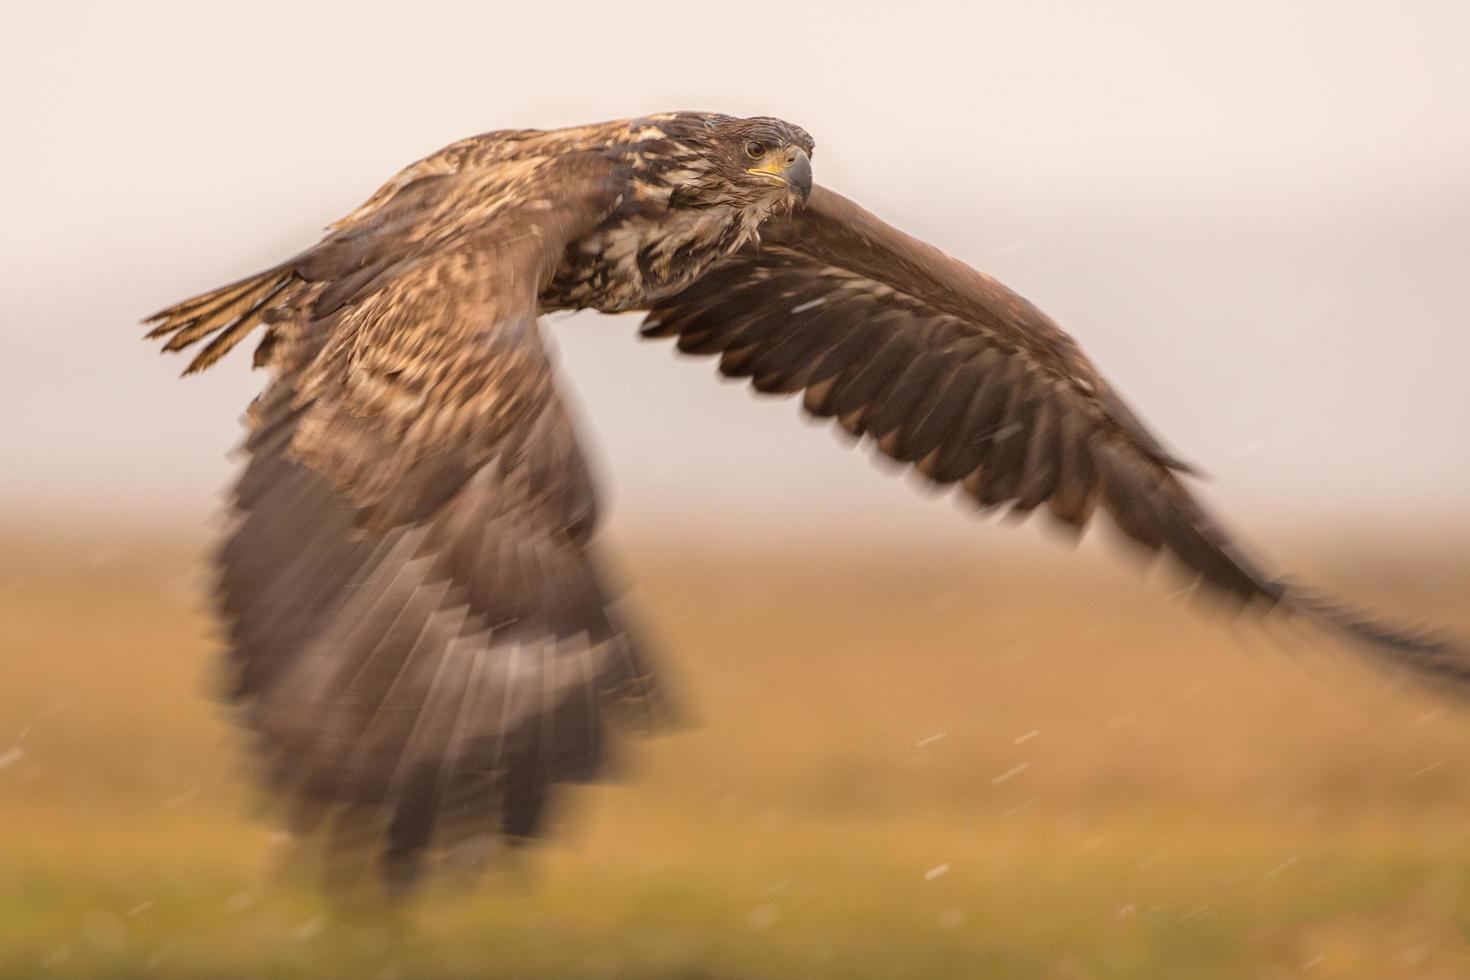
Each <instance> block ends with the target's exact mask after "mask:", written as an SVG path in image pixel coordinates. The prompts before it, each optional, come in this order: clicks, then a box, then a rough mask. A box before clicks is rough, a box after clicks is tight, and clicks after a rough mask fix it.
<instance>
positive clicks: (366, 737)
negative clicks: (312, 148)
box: [162, 153, 665, 885]
mask: <svg viewBox="0 0 1470 980" xmlns="http://www.w3.org/2000/svg"><path fill="white" fill-rule="evenodd" d="M429 179H430V180H434V181H459V180H472V181H477V182H480V185H481V186H479V187H478V191H479V193H477V194H476V195H475V197H474V200H475V201H476V202H477V203H478V205H479V206H480V207H481V208H482V214H481V220H479V221H478V222H477V223H475V224H474V225H473V226H465V225H464V224H463V223H461V224H460V225H458V226H455V227H453V228H452V233H446V231H445V228H444V226H443V224H442V223H436V222H442V221H447V220H452V219H454V218H455V217H456V216H457V215H459V214H460V213H461V210H462V209H461V208H459V207H456V206H454V204H455V202H453V201H446V200H445V199H444V197H443V195H444V194H445V193H446V192H449V191H452V190H454V188H453V187H452V186H450V185H444V184H442V183H441V184H439V185H438V186H434V185H423V184H422V183H409V184H407V185H406V186H405V187H404V188H403V189H402V190H400V191H398V193H399V194H406V195H408V198H407V199H406V200H404V201H398V202H395V200H394V199H389V200H387V201H386V202H384V203H383V204H382V206H381V207H379V208H377V209H376V210H375V212H374V213H373V214H371V215H368V216H367V217H366V218H364V219H362V220H359V221H357V222H355V223H352V224H350V225H349V226H347V227H346V228H345V229H339V230H338V231H337V232H336V233H335V234H334V235H333V236H332V237H329V238H328V240H327V241H326V242H325V243H324V244H323V245H322V246H319V247H318V248H317V249H315V250H313V251H312V252H308V253H306V254H305V255H304V256H302V257H300V258H298V259H297V260H293V262H292V263H290V264H288V266H287V267H283V268H284V269H285V270H286V271H285V273H284V274H288V275H289V276H291V277H293V279H292V281H293V285H292V286H291V288H292V290H293V292H292V294H291V297H290V300H289V302H287V303H286V304H284V305H280V304H278V305H276V306H275V307H273V308H272V309H271V310H269V311H266V313H265V314H264V315H266V316H267V317H268V318H269V319H272V320H273V321H275V322H274V323H273V324H272V334H271V336H272V338H273V340H272V346H271V348H270V352H269V361H270V363H271V365H272V368H273V370H274V372H275V374H276V378H275V380H274V381H273V382H272V383H271V385H270V387H269V388H268V389H267V391H266V392H265V393H264V394H263V395H262V396H261V398H260V399H259V400H258V401H257V403H256V404H255V405H254V406H253V408H252V412H251V426H252V431H251V433H250V436H249V438H248V440H247V443H246V450H247V452H248V453H249V457H250V459H249V463H248V465H247V467H246V470H245V473H244V476H243V478H242V479H241V481H240V484H239V486H238V488H237V490H236V495H235V510H236V515H237V516H236V521H235V526H234V528H233V532H232V534H231V536H230V538H229V540H228V542H227V544H226V545H225V547H224V549H223V551H222V554H221V560H220V566H221V575H220V587H219V601H220V604H221V606H222V608H223V612H224V614H225V616H226V618H227V620H228V624H229V643H230V652H229V662H230V665H231V673H232V676H233V691H232V693H233V695H234V698H235V700H236V701H237V702H238V704H239V705H240V711H241V717H242V718H243V719H244V721H245V722H246V724H247V725H248V727H249V728H250V730H251V732H252V733H253V736H254V739H255V742H256V744H257V746H258V749H259V758H260V759H261V760H262V762H263V764H264V765H263V768H264V770H265V778H266V779H267V781H268V783H269V785H270V786H271V787H272V788H273V789H274V790H276V791H277V792H278V793H279V794H280V795H281V796H282V797H284V798H285V800H286V801H288V803H289V804H290V805H291V806H292V809H293V810H294V813H295V815H296V817H297V819H298V821H299V822H300V823H302V824H304V825H316V824H320V823H323V822H326V823H328V824H331V825H333V826H335V827H337V828H338V829H339V830H340V833H339V834H338V837H339V838H342V839H347V838H349V837H351V838H354V839H355V842H356V843H359V844H361V843H372V842H377V843H378V844H379V845H380V846H381V847H382V849H383V850H384V852H385V855H386V859H387V870H388V871H389V873H390V879H391V880H392V881H394V882H395V883H397V884H400V885H402V884H407V883H408V882H410V881H412V880H413V879H414V878H415V876H416V874H417V871H418V869H419V866H420V861H421V858H422V856H423V855H424V854H425V853H426V852H427V851H431V850H434V849H437V848H439V847H441V846H443V845H446V844H448V843H450V842H451V841H452V840H453V839H456V838H461V837H472V838H478V839H479V840H481V841H489V840H491V839H494V838H495V837H497V836H509V837H511V838H520V837H526V836H529V835H531V834H533V833H534V832H536V831H537V829H538V828H539V827H540V825H541V824H542V823H543V818H544V811H545V806H546V802H547V798H548V793H549V791H550V789H551V787H552V785H553V784H555V783H557V782H562V781H574V780H585V779H589V778H591V777H593V776H595V775H596V774H597V773H598V772H599V771H600V770H601V769H602V767H603V763H604V716H605V715H606V713H607V712H608V711H609V710H613V711H617V712H619V713H621V714H622V715H623V716H625V717H627V718H629V719H631V720H632V721H633V722H634V723H635V724H636V725H637V726H639V727H649V726H652V725H654V724H657V723H658V722H659V721H660V720H661V719H662V718H663V717H664V714H665V711H664V708H665V705H664V702H663V700H662V699H661V697H660V695H659V692H658V690H657V689H656V687H655V684H654V681H653V678H652V675H651V668H650V666H649V664H648V661H647V657H646V655H645V653H644V652H643V651H642V649H641V648H640V645H639V643H638V641H637V640H636V638H635V637H634V636H633V634H632V632H631V631H630V629H629V628H628V626H627V624H626V623H625V622H624V621H623V620H622V618H620V617H619V615H618V614H617V612H615V610H614V609H613V608H612V607H613V599H614V596H613V593H612V591H611V590H610V588H609V586H608V584H607V582H606V581H605V580H604V576H603V574H602V572H601V570H600V568H599V563H598V561H597V559H596V556H595V554H594V552H593V548H592V544H591V537H592V532H593V528H594V525H595V523H596V516H597V515H596V502H595V497H594V491H593V486H592V481H591V478H590V475H589V473H588V471H587V467H586V464H585V462H584V460H583V458H582V454H581V452H580V451H579V449H578V446H577V442H576V437H575V433H574V431H573V428H572V425H571V421H570V419H569V417H568V413H567V410H566V407H565V406H564V405H563V403H562V401H561V399H560V397H559V396H558V394H557V391H556V381H555V377H554V372H553V369H552V365H551V362H550V359H549V357H548V355H547V352H546V350H545V349H544V347H543V345H542V338H541V336H540V332H539V325H538V323H537V321H536V315H537V310H538V295H539V293H540V291H541V290H542V288H544V286H545V283H546V282H547V280H548V279H549V277H550V276H551V275H552V274H553V272H554V270H555V267H556V265H557V263H558V262H559V260H560V257H561V255H562V252H563V251H564V250H565V248H566V246H567V244H568V243H569V242H570V241H572V240H573V239H575V238H576V237H578V236H579V235H581V234H583V233H584V232H585V231H586V230H588V229H590V228H592V227H594V226H595V225H596V224H598V223H599V222H600V221H602V220H603V218H604V217H605V216H606V215H607V214H608V213H609V211H610V210H611V209H612V208H613V207H614V206H615V205H616V202H617V195H618V194H619V193H620V190H621V187H622V186H624V185H623V183H622V175H621V174H620V173H619V172H618V171H617V170H616V166H615V163H614V162H613V161H612V160H611V159H610V158H608V157H606V156H604V155H601V154H596V153H592V154H584V155H580V156H564V157H559V158H550V159H542V160H535V161H531V162H529V163H524V164H518V165H517V166H516V167H506V168H502V169H501V170H500V171H499V172H498V173H497V174H496V175H495V176H494V177H493V179H492V178H487V177H486V176H485V175H483V174H478V173H476V174H470V175H454V176H448V177H431V178H429ZM487 188H488V190H487ZM460 190H461V191H463V190H464V189H463V188H460ZM486 193H489V194H490V195H491V196H490V198H489V199H488V200H487V199H486V197H485V194H486ZM450 211H452V212H453V214H450V213H449V212H450ZM251 288H253V289H260V288H261V287H258V286H257V287H251ZM245 295H253V293H252V292H251V291H250V289H247V291H246V292H245V293H242V294H241V296H245ZM228 302H234V303H237V306H236V308H235V309H234V313H235V315H236V316H239V315H241V312H240V311H241V309H243V307H240V306H238V298H237V299H236V300H230V301H228ZM195 309H198V307H195ZM189 312H190V307H189V306H188V305H187V304H186V305H184V306H182V307H180V308H178V309H177V310H176V311H173V312H170V311H165V313H164V314H163V315H162V316H163V318H164V322H165V323H168V322H170V321H171V320H180V318H187V317H188V315H189ZM227 312H228V311H227ZM200 322H204V321H200ZM183 329H189V327H188V326H187V325H186V326H185V327H184V328H183ZM235 329H237V328H235V327H227V328H226V330H225V332H226V333H228V332H230V331H233V330H235ZM364 823H366V824H367V825H368V827H369V828H370V830H369V832H367V833H366V834H364V833H363V831H362V825H363V824H364Z"/></svg>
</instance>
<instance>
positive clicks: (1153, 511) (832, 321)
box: [643, 187, 1470, 682]
mask: <svg viewBox="0 0 1470 980" xmlns="http://www.w3.org/2000/svg"><path fill="white" fill-rule="evenodd" d="M643 332H644V334H645V335H646V336H652V337H668V336H673V337H677V338H678V346H679V349H680V350H681V351H684V352H686V353H692V354H717V355H719V357H720V370H721V371H722V372H723V373H724V374H726V375H728V376H731V377H747V378H750V379H751V381H752V384H753V385H754V387H755V388H756V389H757V390H758V391H762V392H769V393H796V392H805V398H804V404H805V407H806V409H807V410H808V411H809V412H811V413H813V414H814V415H817V416H822V417H829V418H836V419H837V420H838V421H839V422H840V424H841V425H842V426H843V427H844V428H845V429H847V430H848V431H849V432H851V433H852V434H854V435H856V436H859V437H867V438H870V439H872V440H873V441H874V442H875V444H876V445H877V447H878V448H879V449H880V450H881V451H882V452H883V453H885V454H887V455H888V456H890V457H892V458H894V459H896V460H898V461H900V462H905V463H911V464H913V465H914V466H915V467H916V468H917V469H918V470H919V471H920V472H921V473H923V474H924V475H926V476H928V477H929V478H930V479H932V480H934V481H935V482H937V483H940V484H950V483H955V482H960V483H962V484H963V486H964V489H965V491H966V492H967V493H968V494H969V495H970V496H972V497H973V498H975V500H976V501H977V503H979V504H980V505H982V506H983V507H985V508H994V507H1000V506H1008V507H1009V509H1010V511H1011V512H1012V513H1025V512H1028V511H1031V510H1033V509H1036V508H1038V507H1043V506H1044V507H1045V508H1046V509H1047V510H1049V511H1050V512H1051V514H1052V515H1053V516H1055V517H1056V518H1058V519H1059V520H1060V521H1061V522H1062V523H1063V524H1064V525H1068V526H1071V527H1073V528H1075V529H1079V530H1080V529H1081V528H1082V527H1083V526H1084V525H1085V524H1086V523H1087V522H1088V521H1089V519H1090V518H1091V516H1092V514H1093V512H1094V511H1095V510H1096V509H1097V508H1099V507H1101V508H1102V509H1103V510H1104V511H1106V512H1107V513H1108V514H1109V515H1110V516H1111V517H1112V518H1113V520H1114V522H1115V523H1116V524H1117V525H1118V526H1119V527H1120V528H1121V529H1122V530H1123V531H1124V532H1125V533H1126V534H1127V535H1128V536H1129V537H1130V538H1132V539H1134V540H1135V541H1137V542H1139V543H1140V544H1141V545H1143V546H1144V547H1145V548H1146V549H1148V550H1149V551H1151V552H1160V551H1163V552H1167V553H1169V554H1171V555H1173V556H1174V557H1175V558H1176V559H1177V560H1178V561H1179V562H1180V563H1181V564H1182V565H1183V566H1184V567H1185V569H1186V570H1187V571H1188V572H1189V573H1190V574H1191V576H1193V577H1194V578H1196V579H1197V580H1198V581H1199V582H1200V583H1201V584H1202V585H1204V586H1206V587H1208V588H1210V589H1211V590H1213V591H1214V592H1216V593H1218V594H1222V595H1226V596H1232V597H1234V598H1235V600H1237V601H1238V602H1239V603H1241V604H1245V603H1251V602H1258V603H1261V604H1264V605H1266V606H1271V607H1284V608H1287V609H1290V610H1293V611H1296V612H1298V613H1301V614H1304V615H1306V616H1307V617H1309V618H1310V619H1312V620H1314V621H1316V622H1318V623H1320V624H1322V625H1324V626H1326V627H1328V628H1329V629H1331V630H1333V631H1334V632H1337V633H1339V634H1341V635H1343V636H1345V637H1346V638H1348V639H1349V640H1351V641H1353V642H1355V643H1356V644H1357V645H1359V646H1361V647H1364V648H1366V649H1368V650H1371V651H1373V652H1375V653H1377V654H1380V655H1383V656H1385V657H1386V658H1388V659H1389V660H1391V661H1393V662H1395V663H1401V664H1406V665H1408V666H1410V667H1412V668H1414V669H1416V670H1418V671H1421V672H1424V673H1427V674H1430V675H1433V676H1436V677H1438V678H1441V679H1452V680H1454V681H1457V682H1470V653H1467V652H1466V651H1464V650H1463V649H1458V648H1455V647H1452V646H1450V645H1448V644H1445V643H1442V642H1439V641H1436V640H1434V639H1431V638H1428V637H1425V636H1421V635H1418V634H1413V633H1406V632H1403V631H1399V630H1395V629H1392V628H1388V627H1384V626H1381V625H1379V624H1377V623H1375V622H1372V621H1371V620H1367V619H1364V618H1363V617H1360V616H1357V615H1355V614H1353V613H1350V612H1348V611H1346V610H1344V609H1342V608H1340V607H1337V606H1335V605H1332V604H1329V603H1326V602H1324V601H1322V600H1320V599H1317V598H1315V597H1313V596H1311V595H1309V594H1307V593H1305V592H1303V591H1301V590H1299V589H1298V588H1296V587H1293V586H1288V585H1287V583H1285V582H1284V581H1283V580H1281V579H1278V578H1275V577H1273V576H1271V575H1269V574H1267V573H1266V572H1265V571H1264V570H1263V569H1261V568H1260V567H1259V566H1258V565H1257V564H1256V563H1255V562H1254V561H1253V560H1252V559H1251V558H1250V557H1248V556H1247V555H1246V554H1245V553H1244V551H1242V550H1241V549H1240V548H1239V547H1238V546H1237V545H1236V544H1235V543H1234V542H1233V541H1232V540H1231V538H1230V537H1229V536H1228V535H1227V534H1226V533H1225V532H1224V531H1223V530H1222V529H1221V528H1220V526H1219V525H1218V524H1216V523H1215V521H1214V520H1213V519H1211V517H1210V516H1209V515H1208V514H1207V513H1206V512H1205V510H1204V508H1203V507H1202V506H1201V505H1200V504H1199V502H1198V501H1197V500H1196V499H1195V497H1194V496H1193V494H1191V493H1190V491H1189V488H1188V486H1187V485H1186V482H1185V479H1184V477H1185V475H1186V474H1187V473H1188V472H1189V468H1188V467H1187V466H1185V465H1184V464H1183V463H1181V462H1180V461H1178V460H1177V459H1175V458H1174V457H1173V456H1172V455H1171V454H1170V453H1169V452H1168V451H1166V450H1165V449H1164V448H1163V446H1162V445H1161V444H1160V443H1159V441H1158V440H1157V439H1156V438H1154V436H1153V435H1152V434H1150V433H1149V431H1148V430H1147V429H1146V428H1145V427H1144V425H1143V424H1142V422H1141V421H1140V420H1139V419H1138V418H1137V417H1136V416H1135V415H1134V414H1133V412H1132V411H1131V410H1130V409H1129V408H1128V407H1127V405H1126V404H1125V403H1124V402H1123V400H1122V399H1121V398H1120V397H1119V396H1118V395H1117V393H1116V392H1114V391H1113V389H1112V387H1111V386H1110V385H1109V384H1108V383H1107V381H1106V380H1105V379H1104V378H1103V377H1102V376H1101V375H1100V374H1099V373H1098V372H1097V370H1096V369H1095V368H1094V367H1093V366H1092V364H1091V363H1090V362H1089V361H1088V359H1087V358H1086V357H1085V356H1084V355H1083V353H1082V351H1081V350H1080V348H1079V347H1078V346H1077V344H1076V343H1075V341H1073V340H1072V338H1071V337H1069V336H1068V335H1067V334H1066V333H1064V332H1063V331H1062V330H1061V329H1060V328H1059V327H1057V325H1056V324H1055V323H1053V322H1052V320H1051V319H1050V318H1048V317H1047V316H1046V315H1045V314H1043V313H1042V312H1041V311H1040V310H1038V309H1037V308H1036V307H1034V306H1032V305H1031V304H1030V303H1028V302H1027V301H1026V300H1024V299H1023V298H1021V297H1020V296H1018V295H1016V294H1015V293H1013V292H1012V291H1010V290H1009V289H1007V288H1006V287H1005V286H1003V285H1001V284H1000V283H998V282H996V281H995V280H993V279H991V278H990V277H988V276H985V275H983V274H981V273H979V272H977V271H975V270H974V269H972V268H970V267H969V266H967V265H964V264H963V263H961V262H958V261H956V260H955V259H952V258H950V257H949V256H947V255H945V254H943V253H942V252H940V251H939V250H938V249H935V248H933V247H931V246H929V245H926V244H924V243H923V242H920V241H918V240H916V239H914V238H911V237H910V236H908V235H905V234H903V233H902V232H900V231H898V230H897V229H895V228H892V227H891V226H889V225H887V224H885V223H883V222H882V221H880V220H879V219H877V218H876V217H874V216H873V215H871V214H869V213H868V212H867V211H864V210H863V209H862V208H860V207H858V206H857V205H855V204H853V203H852V202H851V201H848V200H847V199H846V198H843V197H841V196H840V195H838V194H835V193H833V192H831V191H828V190H826V189H824V188H821V187H818V188H815V189H814V190H813V191H812V194H811V198H810V201H809V202H808V205H807V207H806V208H805V209H804V210H801V211H798V212H796V213H795V214H793V215H791V216H789V217H786V218H783V219H779V220H775V221H773V222H770V223H768V224H767V225H766V226H765V227H764V228H763V229H762V241H761V242H760V243H759V244H758V245H752V246H748V247H747V248H745V249H744V250H742V251H741V252H739V253H737V254H736V255H734V256H732V257H731V258H729V259H727V260H725V261H724V262H722V263H721V264H719V265H717V266H716V267H715V268H714V269H713V270H711V271H710V272H709V273H707V274H706V275H705V276H704V277H703V278H701V279H700V280H698V281H697V282H695V283H694V284H693V285H691V286H689V287H688V288H686V289H685V290H683V291H682V292H680V293H679V294H677V295H675V296H672V297H670V298H668V299H666V300H663V301H661V302H659V303H657V304H655V305H654V306H653V307H652V309H651V310H650V312H649V314H648V316H647V318H646V319H645V321H644V326H643Z"/></svg>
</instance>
